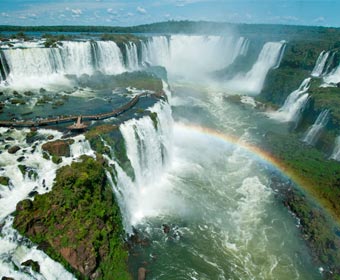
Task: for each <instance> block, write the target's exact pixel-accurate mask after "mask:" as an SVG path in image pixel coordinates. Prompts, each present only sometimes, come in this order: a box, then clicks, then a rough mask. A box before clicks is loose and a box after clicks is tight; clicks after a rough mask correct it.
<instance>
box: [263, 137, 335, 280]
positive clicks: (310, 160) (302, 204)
mask: <svg viewBox="0 0 340 280" xmlns="http://www.w3.org/2000/svg"><path fill="white" fill-rule="evenodd" d="M260 145H261V146H262V148H263V149H264V150H266V151H268V152H269V153H270V154H272V155H275V158H277V159H278V161H279V162H281V163H283V165H284V169H285V173H287V174H294V178H296V179H297V180H298V182H297V183H300V185H301V186H303V188H304V189H305V190H307V193H308V194H309V196H308V197H306V194H305V193H303V192H302V191H301V190H297V189H295V188H294V187H287V186H285V187H284V189H283V190H281V193H283V194H284V199H283V200H284V203H285V204H286V205H287V206H289V208H290V209H291V210H292V211H293V212H294V213H295V214H296V215H297V217H298V218H299V219H300V220H301V225H302V228H301V230H302V233H303V236H304V238H305V239H306V240H307V241H308V244H309V245H310V247H311V249H312V251H313V253H314V255H315V258H316V259H318V260H319V261H320V262H321V263H322V264H323V265H325V266H326V267H330V270H331V271H333V273H334V275H337V274H338V275H339V273H340V266H339V264H340V237H339V235H338V229H337V227H336V226H335V225H334V224H333V223H332V222H331V220H332V219H330V218H329V217H327V216H326V215H325V213H324V210H323V209H320V208H319V207H318V206H316V204H315V203H313V202H312V200H311V196H310V195H312V197H314V198H315V199H316V200H317V201H319V202H320V203H321V205H323V206H324V207H326V209H328V210H329V213H331V215H332V216H333V217H334V218H335V219H336V220H337V221H338V222H339V221H340V205H339V203H338V202H339V199H340V188H339V187H340V164H335V162H334V161H332V160H327V159H325V156H324V154H323V153H322V152H320V151H319V150H317V149H316V148H313V147H308V146H306V145H304V144H303V143H301V141H300V139H299V138H297V137H294V135H288V136H283V135H278V134H275V133H267V134H266V136H265V137H264V138H263V139H262V141H261V143H260ZM275 188H276V186H275ZM334 275H328V276H327V277H329V278H330V279H337V278H334V277H333V276H334Z"/></svg>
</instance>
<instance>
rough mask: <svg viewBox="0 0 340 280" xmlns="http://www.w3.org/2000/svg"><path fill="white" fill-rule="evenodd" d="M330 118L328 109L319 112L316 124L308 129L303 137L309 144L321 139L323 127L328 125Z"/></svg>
mask: <svg viewBox="0 0 340 280" xmlns="http://www.w3.org/2000/svg"><path fill="white" fill-rule="evenodd" d="M328 120H329V110H328V109H326V110H323V111H322V112H321V113H320V114H319V116H318V117H317V119H316V121H315V122H314V124H313V125H312V126H311V127H310V128H309V129H308V131H307V132H306V135H305V137H304V138H303V142H306V143H307V144H309V145H314V144H315V143H316V141H317V140H318V139H319V137H320V134H321V132H322V129H323V128H324V127H325V126H326V125H327V122H328Z"/></svg>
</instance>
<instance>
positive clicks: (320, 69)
mask: <svg viewBox="0 0 340 280" xmlns="http://www.w3.org/2000/svg"><path fill="white" fill-rule="evenodd" d="M328 57H329V51H328V52H326V51H322V52H321V53H320V55H319V57H318V59H317V61H316V63H315V66H314V69H313V71H312V74H311V75H312V76H313V77H321V76H322V74H323V73H324V69H325V65H326V62H327V59H328Z"/></svg>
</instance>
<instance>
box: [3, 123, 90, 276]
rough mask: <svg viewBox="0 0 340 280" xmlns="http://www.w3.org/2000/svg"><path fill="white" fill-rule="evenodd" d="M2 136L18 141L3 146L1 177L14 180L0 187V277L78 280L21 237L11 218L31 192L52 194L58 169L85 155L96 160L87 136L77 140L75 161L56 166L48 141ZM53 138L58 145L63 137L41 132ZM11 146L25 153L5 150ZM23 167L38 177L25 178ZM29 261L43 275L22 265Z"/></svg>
mask: <svg viewBox="0 0 340 280" xmlns="http://www.w3.org/2000/svg"><path fill="white" fill-rule="evenodd" d="M0 133H1V135H2V136H3V137H4V138H7V137H12V138H13V139H15V140H13V141H12V140H5V142H1V144H0V145H1V150H2V151H3V152H2V153H1V154H0V167H1V170H0V176H6V177H9V178H10V181H9V186H3V185H0V225H1V224H5V226H4V228H3V229H2V231H1V234H0V276H8V277H9V276H11V277H14V278H15V279H67V280H68V279H74V277H73V276H72V275H71V274H70V273H68V272H67V271H66V270H65V269H64V268H63V267H62V266H61V265H60V264H58V263H56V262H54V261H53V260H51V259H50V258H49V257H48V256H47V255H45V254H44V253H43V252H42V251H40V250H38V249H36V247H34V246H33V245H32V244H31V243H30V242H29V241H27V240H26V239H24V238H23V237H21V236H20V235H19V234H18V233H17V231H15V230H14V229H13V228H12V222H13V218H12V217H11V216H10V215H11V213H12V212H14V211H15V208H16V205H17V203H18V202H19V201H21V200H23V199H26V198H29V194H30V193H31V192H33V191H36V192H38V193H40V194H42V193H46V192H48V191H50V190H51V188H52V186H53V181H54V179H55V175H56V170H57V169H59V168H60V167H62V166H64V165H67V164H70V163H71V162H72V160H78V157H79V156H81V155H83V154H87V155H90V156H94V153H93V151H92V150H91V148H90V146H89V143H88V142H87V141H85V138H84V136H77V137H74V138H73V139H74V144H72V145H71V147H70V149H71V157H69V158H66V157H63V161H62V163H60V164H54V163H53V162H52V161H51V160H46V159H44V158H43V151H42V148H41V146H42V144H43V143H45V142H46V140H36V141H35V142H34V144H28V143H26V140H25V139H26V135H27V133H29V130H28V129H22V130H16V129H12V130H9V129H7V128H0ZM50 135H52V136H53V137H54V139H53V141H54V140H55V139H60V138H61V136H62V133H60V132H57V131H55V130H43V129H40V130H39V131H38V136H39V137H41V138H44V139H46V137H47V136H50ZM7 144H9V145H10V146H14V145H18V146H19V147H20V148H21V149H20V150H19V151H17V152H16V153H15V154H10V153H8V152H7V149H5V145H7ZM34 146H35V148H34ZM20 157H24V159H23V161H22V162H18V161H17V159H18V158H20ZM19 164H23V165H25V166H27V167H28V170H34V171H35V172H36V174H37V177H36V178H35V177H34V176H32V177H31V178H30V177H29V175H28V172H27V173H26V175H25V176H24V175H23V174H22V173H21V171H20V170H19V167H18V165H19ZM32 246H33V247H32ZM28 259H32V260H34V261H37V262H38V263H39V265H40V269H41V272H40V273H36V272H33V271H31V270H30V269H27V268H25V267H23V266H21V263H22V262H24V261H25V260H28ZM14 265H16V266H17V267H19V271H15V270H14Z"/></svg>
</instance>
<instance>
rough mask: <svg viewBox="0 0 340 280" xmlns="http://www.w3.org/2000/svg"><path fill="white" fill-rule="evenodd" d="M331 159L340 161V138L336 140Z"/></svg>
mask: <svg viewBox="0 0 340 280" xmlns="http://www.w3.org/2000/svg"><path fill="white" fill-rule="evenodd" d="M330 158H331V159H334V160H336V161H340V136H338V137H336V138H335V143H334V149H333V152H332V155H331V156H330Z"/></svg>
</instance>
